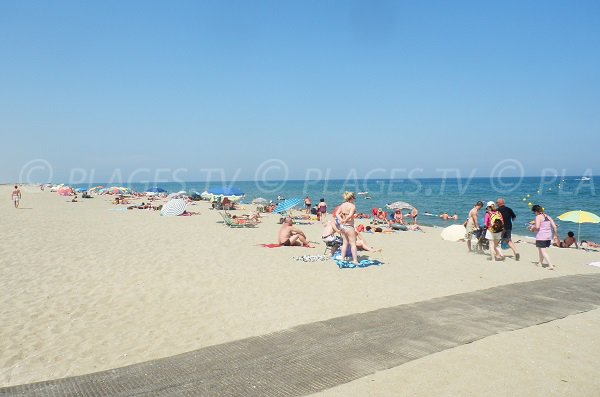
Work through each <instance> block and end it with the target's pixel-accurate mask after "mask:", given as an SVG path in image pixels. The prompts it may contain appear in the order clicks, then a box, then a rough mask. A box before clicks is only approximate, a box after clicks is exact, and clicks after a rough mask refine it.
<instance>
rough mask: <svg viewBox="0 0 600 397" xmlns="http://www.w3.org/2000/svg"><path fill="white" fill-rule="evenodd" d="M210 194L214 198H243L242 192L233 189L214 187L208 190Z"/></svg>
mask: <svg viewBox="0 0 600 397" xmlns="http://www.w3.org/2000/svg"><path fill="white" fill-rule="evenodd" d="M208 192H209V193H210V194H213V195H215V196H243V195H244V192H242V191H241V190H240V189H237V188H235V187H215V188H212V189H208Z"/></svg>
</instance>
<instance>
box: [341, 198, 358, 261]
mask: <svg viewBox="0 0 600 397" xmlns="http://www.w3.org/2000/svg"><path fill="white" fill-rule="evenodd" d="M355 200H356V197H355V195H354V193H353V192H344V203H343V204H342V205H340V206H339V209H338V211H337V214H336V220H337V222H338V223H339V229H340V231H341V233H342V241H343V243H342V247H341V252H342V255H344V254H345V253H346V252H347V249H348V245H350V252H351V254H352V263H354V264H355V265H357V264H358V259H357V255H356V250H357V248H356V230H355V229H354V213H355V212H356V206H355V205H354V201H355Z"/></svg>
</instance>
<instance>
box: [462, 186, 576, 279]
mask: <svg viewBox="0 0 600 397" xmlns="http://www.w3.org/2000/svg"><path fill="white" fill-rule="evenodd" d="M481 208H483V202H482V201H478V202H477V203H475V205H474V206H473V208H472V209H471V210H470V211H469V215H468V218H467V221H466V222H465V228H466V234H465V239H466V241H467V248H468V250H469V251H473V248H472V243H471V240H472V238H473V236H474V235H475V236H476V237H478V238H479V241H478V244H480V243H481V240H482V239H486V240H487V242H488V244H489V250H490V260H491V261H502V260H504V259H505V256H504V254H503V253H502V249H501V246H502V244H506V245H507V246H508V247H509V248H510V249H511V250H512V251H513V254H514V258H515V260H517V261H518V260H520V258H521V254H520V253H519V252H518V251H517V249H516V247H515V244H514V242H513V241H512V224H513V221H514V220H515V219H516V217H517V215H516V214H515V212H514V211H513V210H512V209H511V208H510V207H507V206H506V203H505V201H504V199H503V198H501V197H500V198H498V199H497V200H496V202H493V201H488V202H487V204H486V211H485V216H484V221H483V228H480V226H479V220H478V212H479V210H480V209H481ZM531 211H532V212H533V214H534V215H535V218H534V219H533V220H532V221H531V222H530V223H529V227H528V228H529V230H530V231H531V232H533V233H535V246H536V247H537V249H538V254H539V264H540V266H542V267H546V268H547V269H549V270H553V269H554V265H553V264H552V263H551V261H550V257H549V256H548V251H547V248H548V247H550V246H551V245H554V246H556V247H560V248H568V247H571V246H573V245H574V246H575V247H578V246H577V241H576V239H575V237H574V236H575V235H574V233H573V232H571V231H569V232H568V233H567V237H566V238H565V239H564V240H563V241H560V240H559V238H558V228H557V226H556V223H554V220H553V219H552V218H551V217H550V216H548V215H547V214H546V213H545V211H544V208H543V207H541V206H540V205H537V204H536V205H533V206H532V207H531Z"/></svg>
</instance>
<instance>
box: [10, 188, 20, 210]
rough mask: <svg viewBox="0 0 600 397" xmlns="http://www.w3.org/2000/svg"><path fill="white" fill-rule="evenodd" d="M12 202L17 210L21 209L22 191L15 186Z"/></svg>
mask: <svg viewBox="0 0 600 397" xmlns="http://www.w3.org/2000/svg"><path fill="white" fill-rule="evenodd" d="M12 201H13V204H14V205H15V208H19V202H20V201H21V189H19V187H18V186H17V185H15V190H13V191H12Z"/></svg>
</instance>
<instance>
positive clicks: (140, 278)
mask: <svg viewBox="0 0 600 397" xmlns="http://www.w3.org/2000/svg"><path fill="white" fill-rule="evenodd" d="M22 190H23V200H22V202H21V209H19V210H15V209H14V208H12V202H11V201H10V191H11V187H10V186H2V187H0V197H5V200H2V201H0V213H1V214H2V219H3V222H2V229H1V230H0V276H1V277H0V283H1V285H0V288H1V290H2V294H1V295H0V322H1V323H0V324H1V326H0V341H1V344H2V349H1V351H0V386H8V385H16V384H22V383H28V382H34V381H40V380H47V379H54V378H60V377H65V376H70V375H78V374H85V373H89V372H94V371H100V370H105V369H109V368H115V367H120V366H124V365H128V364H133V363H138V362H142V361H146V360H150V359H155V358H160V357H166V356H170V355H173V354H177V353H182V352H186V351H190V350H194V349H198V348H201V347H204V346H210V345H214V344H219V343H223V342H228V341H232V340H236V339H240V338H244V337H248V336H254V335H261V334H266V333H269V332H273V331H277V330H282V329H286V328H289V327H292V326H295V325H299V324H305V323H310V322H314V321H318V320H324V319H329V318H332V317H337V316H342V315H347V314H352V313H360V312H366V311H370V310H374V309H378V308H382V307H389V306H395V305H399V304H403V303H410V302H417V301H422V300H426V299H430V298H434V297H440V296H446V295H451V294H456V293H461V292H468V291H475V290H480V289H485V288H489V287H493V286H498V285H503V284H511V283H515V282H521V281H529V280H536V279H541V278H546V277H559V276H564V275H568V274H580V273H592V272H599V271H600V269H599V268H595V267H592V266H587V263H589V262H594V261H600V253H598V252H584V251H581V250H579V251H578V250H572V249H551V250H550V255H551V258H552V259H553V262H554V263H555V264H556V265H557V269H556V270H555V271H549V270H545V269H542V268H540V267H537V266H535V265H534V264H533V263H532V261H535V260H537V251H536V249H535V247H534V246H533V245H531V244H525V243H522V244H518V248H519V250H520V251H521V257H522V258H521V261H520V262H516V261H514V260H512V259H510V258H509V259H507V260H506V261H504V262H500V263H494V264H493V263H491V262H489V261H487V260H486V257H484V256H481V255H475V254H469V253H467V252H466V246H465V244H464V243H462V244H460V243H451V242H446V241H442V240H441V239H440V237H439V232H440V230H439V229H430V228H428V229H426V230H427V233H419V232H402V233H395V234H391V235H381V234H377V235H366V236H367V238H368V242H369V243H370V244H371V245H373V246H375V247H377V248H383V252H381V253H377V254H373V255H371V257H373V258H376V259H380V260H382V261H383V262H384V263H385V264H384V265H382V266H380V267H369V268H365V269H344V270H340V269H338V268H337V267H336V266H335V264H334V263H333V262H332V261H327V262H315V263H305V262H297V261H295V260H293V259H292V257H293V256H298V255H305V254H321V253H322V252H323V249H324V246H323V245H322V244H321V243H319V244H318V245H317V248H314V249H306V248H288V247H286V248H273V249H269V248H263V247H261V246H259V245H258V244H260V243H273V242H275V241H274V240H275V238H276V234H277V229H278V225H277V216H275V215H267V216H266V217H265V218H264V220H263V222H262V223H261V224H260V226H259V227H257V228H256V229H228V228H226V227H224V226H223V225H222V224H221V223H219V222H218V221H219V220H220V217H219V215H218V214H217V213H216V212H215V211H212V210H209V209H208V205H207V204H206V203H198V204H197V205H195V206H192V207H190V208H189V209H190V210H191V211H199V212H201V215H198V216H191V217H161V216H159V214H158V212H152V211H144V210H132V211H126V210H116V206H114V205H111V204H110V202H109V201H110V197H104V196H99V197H96V198H93V199H89V200H83V199H80V202H78V203H71V202H69V200H68V199H67V198H65V197H61V196H58V195H57V194H56V193H51V192H49V191H48V190H46V191H43V192H42V191H40V190H39V188H34V187H24V188H22ZM140 201H141V200H138V202H140ZM300 227H301V228H303V229H304V230H305V231H306V233H307V235H308V237H309V239H310V240H312V241H315V242H319V241H320V236H321V225H320V224H313V225H307V226H300ZM598 325H600V314H599V311H598V310H596V311H592V312H589V313H584V314H580V315H576V316H570V317H567V318H565V319H562V320H557V321H554V322H551V323H548V324H544V325H540V326H536V327H531V328H527V329H523V330H519V331H514V332H509V333H503V334H500V335H496V336H493V337H489V338H486V339H484V340H481V341H478V342H475V343H472V344H469V345H465V346H461V347H459V348H455V349H451V350H447V351H444V352H441V353H438V354H434V355H431V356H428V357H425V358H423V359H420V360H415V361H413V362H410V363H408V364H406V365H403V366H400V367H398V368H394V369H391V370H388V371H383V372H380V373H377V374H375V375H373V376H370V377H365V378H362V379H359V380H357V381H355V382H352V383H350V384H347V385H341V386H339V387H336V388H334V389H331V390H329V391H326V392H324V393H323V394H325V395H350V394H355V395H423V396H425V395H509V394H511V395H515V394H517V395H532V396H537V395H539V396H542V395H544V396H546V395H548V394H550V395H573V396H578V395H585V396H588V395H599V393H600V392H597V390H599V383H598V380H596V379H595V377H596V371H595V367H597V364H599V363H600V359H599V358H598V357H600V346H599V345H598V342H597V340H598V338H597V336H596V335H597V332H594V331H595V330H597V329H598ZM499 388H501V389H499ZM595 393H596V394H595Z"/></svg>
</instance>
